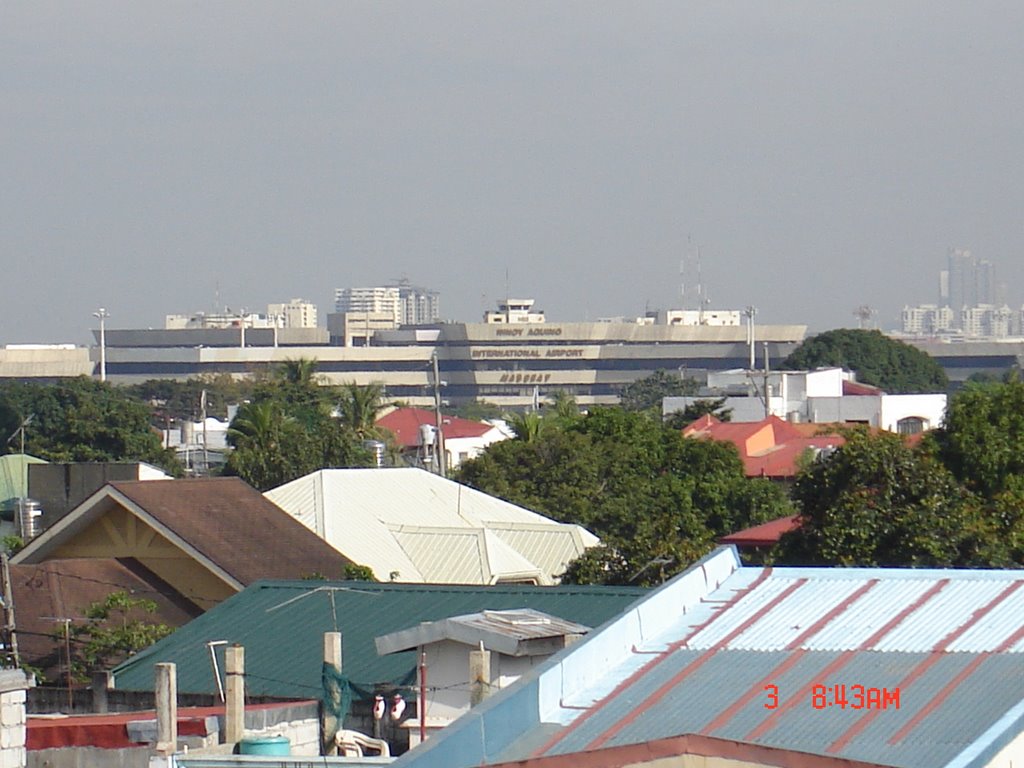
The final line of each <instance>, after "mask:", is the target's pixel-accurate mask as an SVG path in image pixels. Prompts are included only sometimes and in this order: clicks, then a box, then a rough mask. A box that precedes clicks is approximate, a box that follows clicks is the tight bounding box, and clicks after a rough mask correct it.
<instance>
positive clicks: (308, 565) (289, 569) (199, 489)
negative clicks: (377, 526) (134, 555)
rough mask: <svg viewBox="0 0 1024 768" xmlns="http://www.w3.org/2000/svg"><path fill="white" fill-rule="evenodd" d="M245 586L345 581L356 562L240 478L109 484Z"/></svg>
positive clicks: (140, 481) (138, 481)
mask: <svg viewBox="0 0 1024 768" xmlns="http://www.w3.org/2000/svg"><path fill="white" fill-rule="evenodd" d="M110 487H112V488H113V489H114V490H115V491H117V492H119V493H121V494H123V495H124V496H125V497H127V498H128V499H129V500H130V501H132V502H134V503H135V504H137V505H138V506H139V507H142V508H143V509H144V510H145V511H146V512H147V513H149V514H150V515H152V517H154V518H155V519H156V520H157V521H158V522H160V523H161V524H162V525H165V526H166V527H167V528H168V529H170V530H171V531H173V532H174V533H175V534H177V535H178V536H180V537H181V538H182V539H183V540H184V541H185V542H187V543H188V544H189V545H190V546H192V547H193V548H195V549H196V550H197V551H199V552H201V553H202V554H203V555H205V556H206V557H207V558H209V559H210V560H211V561H213V562H214V563H216V564H217V565H218V566H220V567H221V568H222V569H224V571H226V572H227V573H228V574H230V575H231V576H232V577H234V578H235V579H237V580H238V581H239V582H241V583H242V584H245V585H248V584H251V583H252V582H254V581H258V580H259V579H298V578H301V577H303V576H309V575H311V574H313V573H320V574H322V575H324V576H326V577H327V578H340V577H341V575H342V574H343V572H344V569H345V566H346V565H348V564H350V563H351V562H352V561H351V560H349V559H348V558H347V557H345V556H344V555H342V554H341V553H340V552H338V551H337V550H336V549H334V548H333V547H331V546H330V545H329V544H328V543H327V542H326V541H324V540H323V539H322V538H320V537H319V536H317V535H316V534H315V533H314V532H313V531H311V530H309V529H308V528H307V527H306V526H304V525H303V524H302V523H300V522H298V521H297V520H296V519H295V518H293V517H292V516H291V515H289V514H288V513H287V512H285V511H284V510H282V509H281V508H280V507H278V506H277V505H276V504H274V503H273V502H271V501H269V500H268V499H267V498H265V497H264V496H263V495H262V494H261V493H260V492H259V491H257V490H256V489H255V488H253V487H251V486H249V485H248V484H246V483H245V482H243V481H242V480H240V479H239V478H237V477H215V478H201V479H190V480H137V481H125V482H113V483H110Z"/></svg>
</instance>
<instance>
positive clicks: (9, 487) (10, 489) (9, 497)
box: [0, 453, 46, 503]
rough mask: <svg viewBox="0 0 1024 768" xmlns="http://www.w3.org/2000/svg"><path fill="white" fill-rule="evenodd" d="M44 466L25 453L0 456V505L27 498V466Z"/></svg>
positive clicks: (41, 460) (38, 460)
mask: <svg viewBox="0 0 1024 768" xmlns="http://www.w3.org/2000/svg"><path fill="white" fill-rule="evenodd" d="M29 464H46V461H44V460H43V459H37V458H36V457H35V456H29V455H28V454H27V453H10V454H7V455H6V456H0V503H3V502H10V501H13V500H14V499H22V498H25V497H26V496H28V465H29Z"/></svg>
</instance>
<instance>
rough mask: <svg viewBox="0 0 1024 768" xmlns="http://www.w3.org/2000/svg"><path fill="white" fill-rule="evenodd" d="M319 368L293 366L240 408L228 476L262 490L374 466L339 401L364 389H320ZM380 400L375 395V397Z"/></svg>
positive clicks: (230, 432)
mask: <svg viewBox="0 0 1024 768" xmlns="http://www.w3.org/2000/svg"><path fill="white" fill-rule="evenodd" d="M317 382H318V378H317V376H316V365H315V363H308V362H304V361H289V364H286V365H285V366H282V367H281V368H280V369H278V371H277V372H276V375H275V377H274V378H273V379H271V380H268V381H265V382H261V383H260V384H259V385H258V386H257V387H256V388H255V391H254V394H253V399H252V400H251V401H250V402H248V403H245V404H244V405H242V406H241V407H240V408H239V409H238V413H237V414H236V416H235V418H234V420H233V421H232V422H231V426H230V428H229V429H228V443H229V445H231V447H232V449H233V450H232V451H231V453H230V454H229V456H228V460H227V464H226V466H225V469H224V471H225V473H226V474H229V475H238V476H239V477H241V478H242V479H243V480H245V481H246V482H247V483H249V484H250V485H252V486H254V487H256V488H258V489H259V490H261V491H265V490H268V489H270V488H276V487H277V486H279V485H283V484H284V483H287V482H290V481H291V480H294V479H296V478H299V477H302V476H303V475H306V474H309V473H310V472H315V471H316V470H318V469H326V468H332V467H364V466H369V464H370V457H369V454H368V453H367V452H366V451H365V450H363V448H362V447H361V443H360V441H361V440H362V439H363V438H364V437H365V436H366V435H365V434H364V433H361V432H359V431H357V430H356V429H355V428H354V427H353V426H352V424H351V423H350V422H349V421H348V420H347V419H346V418H345V412H344V406H342V407H341V408H340V411H341V413H340V415H339V406H338V403H339V402H343V401H344V398H345V397H346V396H348V395H351V394H352V393H353V391H354V392H355V394H356V395H357V396H358V397H360V398H365V399H367V400H369V399H370V397H369V396H368V395H366V394H365V393H363V392H362V390H361V389H359V388H346V389H345V390H344V392H343V391H342V390H339V389H337V388H335V387H329V386H321V385H319V384H318V383H317ZM374 396H375V395H374Z"/></svg>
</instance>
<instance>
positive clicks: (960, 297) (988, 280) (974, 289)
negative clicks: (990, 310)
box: [939, 248, 1004, 317]
mask: <svg viewBox="0 0 1024 768" xmlns="http://www.w3.org/2000/svg"><path fill="white" fill-rule="evenodd" d="M948 259H949V261H948V267H947V268H946V269H945V270H943V271H942V272H940V273H939V304H940V305H942V306H947V307H951V308H952V309H953V312H954V315H956V316H957V317H959V314H960V312H961V311H962V310H963V309H964V308H965V307H967V308H971V307H979V306H983V305H993V306H994V305H998V304H1002V303H1004V302H1003V301H1001V300H1000V299H1001V297H999V296H998V295H997V293H998V289H997V283H996V269H995V265H994V264H993V263H992V262H991V261H988V260H987V259H978V258H976V257H975V256H974V254H972V253H971V252H970V251H968V250H966V249H963V248H950V249H949V256H948Z"/></svg>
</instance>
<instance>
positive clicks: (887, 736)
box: [399, 548, 1024, 768]
mask: <svg viewBox="0 0 1024 768" xmlns="http://www.w3.org/2000/svg"><path fill="white" fill-rule="evenodd" d="M765 686H774V688H773V689H772V690H774V691H775V692H777V695H778V702H777V706H774V707H772V706H770V699H769V698H768V693H767V692H766V690H765ZM815 686H826V687H827V688H828V689H829V691H830V694H829V699H831V700H832V701H833V703H832V706H821V707H816V706H814V699H813V694H814V692H815V688H814V687H815ZM835 686H844V688H843V689H842V690H843V691H845V695H846V699H847V705H846V706H842V705H841V704H840V703H837V702H836V701H835V698H836V693H835ZM855 686H861V687H862V688H863V692H862V694H861V695H863V696H865V697H866V696H867V695H868V692H869V691H870V689H877V690H876V692H875V693H874V694H872V695H873V696H875V697H877V698H876V699H875V700H874V704H875V705H874V706H868V707H863V706H862V707H857V708H855V705H856V704H857V703H858V702H857V698H856V697H857V695H858V689H856V688H855ZM820 690H824V689H820ZM884 691H888V692H889V694H888V697H889V698H887V697H886V694H885V693H884ZM897 691H898V694H896V693H895V692H897ZM897 695H898V706H897V705H896V699H894V698H891V697H894V696H897ZM883 701H885V702H886V706H885V707H884V708H883V707H882V706H881V704H882V702H883ZM870 702H871V700H868V699H866V698H865V701H864V703H867V704H870ZM506 710H507V711H506ZM531 711H533V712H537V713H539V714H535V715H533V716H532V720H531V716H530V712H531ZM465 719H466V720H467V722H468V723H469V724H468V725H467V726H466V728H461V729H460V728H459V724H456V725H455V726H453V729H454V730H453V732H452V733H451V738H452V739H453V740H455V739H457V740H458V745H459V747H458V750H457V752H458V754H457V759H452V758H453V757H455V754H454V753H451V752H447V753H446V752H445V739H447V738H449V732H448V731H446V732H445V733H442V734H439V735H438V736H437V737H435V741H434V743H433V745H432V748H431V750H430V751H424V752H423V753H422V758H421V757H419V756H416V755H414V754H410V755H409V756H408V757H403V758H402V759H401V760H400V761H399V764H400V765H403V766H406V765H417V766H418V765H422V766H431V767H433V766H435V765H442V764H444V765H446V766H448V767H449V768H460V767H461V766H469V765H478V764H481V763H485V762H487V760H486V759H483V758H486V756H487V755H489V754H492V753H493V752H492V751H493V750H497V751H498V752H500V754H501V757H502V759H505V760H515V759H520V758H525V757H528V756H540V755H554V754H572V753H575V752H580V751H592V750H597V749H600V748H603V747H610V746H616V745H625V744H638V743H643V742H646V741H649V740H652V739H661V738H667V737H673V736H679V735H683V734H691V733H692V734H699V735H702V736H708V737H716V738H722V739H729V740H734V741H740V742H746V743H753V744H763V745H767V746H775V747H781V748H785V749H790V750H796V751H803V752H810V753H815V754H819V755H832V756H836V757H842V758H849V759H853V760H864V761H869V762H873V763H881V764H885V765H892V766H897V767H898V768H940V767H945V768H954V766H955V768H981V767H982V766H986V765H988V761H989V760H990V759H991V758H992V757H993V756H994V755H995V754H996V753H997V752H998V751H999V750H1000V749H1002V748H1003V747H1005V746H1006V745H1007V744H1009V743H1010V742H1011V741H1012V740H1013V739H1014V738H1017V737H1018V736H1020V735H1021V734H1024V571H996V570H988V571H982V570H939V569H883V568H873V569H856V568H848V569H836V568H776V569H774V570H773V569H771V568H750V567H741V566H740V565H739V563H738V560H737V559H736V555H735V551H734V550H732V549H725V548H723V549H722V550H719V551H718V552H716V553H714V554H713V555H711V556H709V557H708V558H705V559H704V560H702V561H701V562H699V563H698V564H696V565H695V566H694V567H693V568H691V569H689V570H688V571H687V572H686V573H684V574H681V575H680V576H678V577H676V578H675V579H673V580H672V581H670V582H669V583H668V584H666V585H665V586H664V587H662V588H661V589H660V590H657V591H656V592H654V593H652V594H651V595H650V596H649V597H648V598H647V599H645V600H643V601H640V602H638V603H637V604H636V605H635V606H633V607H632V608H630V609H629V611H627V612H625V613H624V614H623V615H621V616H620V617H619V618H618V619H616V620H615V621H614V622H611V623H609V624H608V625H607V626H606V627H605V628H603V629H602V630H599V631H597V632H592V633H590V634H589V635H588V636H587V638H586V639H584V640H583V641H582V642H580V643H578V644H577V645H574V646H572V650H571V651H570V652H569V653H567V654H562V655H560V656H559V657H556V658H554V659H551V660H549V661H548V662H546V663H545V664H544V665H542V666H541V667H540V668H539V669H538V670H537V671H536V673H535V674H534V675H533V676H527V677H526V678H524V679H522V680H521V681H520V682H519V683H518V684H517V686H514V687H512V688H509V689H508V690H506V691H502V692H501V693H499V694H497V695H496V696H495V697H492V699H491V700H490V701H489V702H487V704H485V705H483V706H482V707H481V708H479V709H477V710H473V711H471V713H470V714H469V715H467V716H466V717H465ZM469 721H473V722H469ZM477 721H479V722H477ZM505 722H515V723H517V724H518V725H517V727H518V728H520V729H521V731H518V732H516V733H515V734H514V736H513V735H510V734H509V733H507V732H504V733H502V734H501V735H500V736H497V735H488V730H487V729H488V728H492V729H493V728H495V727H496V724H498V723H505ZM524 723H525V725H524ZM552 723H562V724H563V725H562V726H561V728H560V729H559V730H558V731H557V732H556V733H555V734H554V735H553V736H551V737H550V738H549V739H547V740H546V741H545V742H543V743H542V744H541V745H540V746H539V747H538V743H539V742H538V738H537V733H539V732H541V731H545V732H550V729H551V725H552ZM473 733H480V734H482V735H481V736H478V737H473V736H471V734H473ZM474 738H475V740H476V742H478V743H479V751H477V749H478V748H477V744H475V743H474ZM520 743H522V744H530V745H532V746H531V747H530V748H529V749H528V750H527V751H521V750H520V751H517V748H516V747H515V746H513V745H515V744H520ZM523 749H525V748H523ZM439 756H443V758H442V759H441V762H438V757H439ZM445 758H447V762H445Z"/></svg>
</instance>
